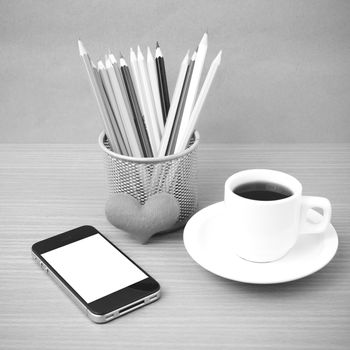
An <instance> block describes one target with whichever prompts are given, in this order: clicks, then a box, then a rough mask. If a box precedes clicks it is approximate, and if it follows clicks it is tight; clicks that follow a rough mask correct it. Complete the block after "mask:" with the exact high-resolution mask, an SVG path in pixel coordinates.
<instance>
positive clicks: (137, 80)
mask: <svg viewBox="0 0 350 350" xmlns="http://www.w3.org/2000/svg"><path fill="white" fill-rule="evenodd" d="M130 66H131V74H132V77H133V81H134V84H135V91H136V95H137V99H138V101H139V103H140V108H141V111H142V114H143V116H145V112H144V111H145V101H144V98H143V96H142V88H141V77H140V72H139V65H138V63H137V57H136V54H135V52H134V50H133V49H132V48H130Z"/></svg>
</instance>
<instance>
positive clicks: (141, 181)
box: [99, 131, 200, 231]
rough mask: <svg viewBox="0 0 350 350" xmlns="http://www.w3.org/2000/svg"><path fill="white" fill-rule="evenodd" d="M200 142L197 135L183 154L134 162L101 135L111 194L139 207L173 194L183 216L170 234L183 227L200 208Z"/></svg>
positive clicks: (195, 134)
mask: <svg viewBox="0 0 350 350" xmlns="http://www.w3.org/2000/svg"><path fill="white" fill-rule="evenodd" d="M199 138H200V137H199V133H198V132H197V131H195V133H194V135H193V137H192V139H191V140H190V143H189V145H188V147H187V149H186V150H185V151H184V152H182V153H180V154H175V155H169V156H164V157H160V158H134V157H129V156H124V155H120V154H117V153H114V152H112V151H111V147H110V145H109V142H108V139H107V137H106V135H105V133H104V132H102V133H101V134H100V137H99V145H100V147H101V149H102V150H103V151H104V153H105V161H106V170H107V181H108V187H109V193H110V194H113V193H127V194H129V195H131V196H132V197H133V198H135V199H136V200H137V201H139V203H140V204H145V203H146V202H147V200H148V199H149V198H150V197H152V196H154V195H155V194H158V193H168V194H171V195H172V196H174V197H175V198H176V200H177V202H178V204H179V207H180V213H179V217H178V222H177V223H176V225H175V226H176V227H172V228H169V231H170V230H171V229H176V228H180V227H182V226H184V225H185V223H186V222H187V220H188V219H189V218H190V217H191V216H192V215H193V214H194V213H195V212H196V210H197V206H198V191H197V181H196V177H197V149H198V144H199ZM167 231H168V230H167Z"/></svg>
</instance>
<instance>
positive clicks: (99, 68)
mask: <svg viewBox="0 0 350 350" xmlns="http://www.w3.org/2000/svg"><path fill="white" fill-rule="evenodd" d="M97 68H98V70H103V69H105V66H104V64H103V62H102V61H101V60H100V61H98V62H97Z"/></svg>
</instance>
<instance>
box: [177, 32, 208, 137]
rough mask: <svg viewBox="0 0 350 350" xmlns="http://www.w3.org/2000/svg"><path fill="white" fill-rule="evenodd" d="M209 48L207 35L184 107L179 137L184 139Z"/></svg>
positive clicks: (198, 55)
mask: <svg viewBox="0 0 350 350" xmlns="http://www.w3.org/2000/svg"><path fill="white" fill-rule="evenodd" d="M207 48H208V35H207V33H205V34H204V35H203V38H202V39H201V41H200V43H199V45H198V50H197V56H196V62H195V65H194V68H193V73H192V78H191V83H190V86H189V89H188V94H187V98H186V103H185V107H184V111H183V115H182V119H181V125H180V130H179V135H182V136H180V137H183V134H184V132H185V130H186V126H187V123H188V122H189V119H190V115H191V113H192V109H193V106H194V103H195V101H196V96H197V91H198V86H199V83H200V79H201V74H202V70H203V65H204V60H205V56H206V54H207Z"/></svg>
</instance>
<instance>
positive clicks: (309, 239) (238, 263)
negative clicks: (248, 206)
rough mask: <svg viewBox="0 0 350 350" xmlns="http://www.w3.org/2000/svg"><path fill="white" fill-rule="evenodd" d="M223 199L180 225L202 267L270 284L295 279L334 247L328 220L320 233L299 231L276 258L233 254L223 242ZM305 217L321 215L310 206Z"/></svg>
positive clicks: (317, 264)
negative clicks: (264, 260) (257, 258)
mask: <svg viewBox="0 0 350 350" xmlns="http://www.w3.org/2000/svg"><path fill="white" fill-rule="evenodd" d="M223 209H224V202H219V203H216V204H213V205H210V206H208V207H206V208H204V209H202V210H200V211H199V212H198V213H196V214H195V215H194V216H193V217H192V218H191V219H190V220H189V221H188V223H187V225H186V227H185V229H184V244H185V248H186V250H187V252H188V253H189V255H190V256H191V257H192V259H193V260H194V261H195V262H196V263H198V264H199V265H201V266H202V267H203V268H205V269H206V270H208V271H210V272H212V273H214V274H216V275H218V276H221V277H224V278H227V279H231V280H234V281H239V282H245V283H257V284H273V283H282V282H289V281H293V280H297V279H299V278H302V277H305V276H308V275H311V274H312V273H315V272H316V271H318V270H320V269H321V268H322V267H324V266H325V265H327V264H328V263H329V262H330V261H331V260H332V258H333V257H334V255H335V253H336V251H337V248H338V236H337V232H336V231H335V229H334V227H333V226H332V225H331V224H330V225H329V226H328V228H327V229H326V231H325V232H323V233H320V234H304V235H300V236H299V238H298V241H297V243H296V244H295V245H294V247H293V248H292V249H291V250H290V251H289V252H288V253H287V254H286V255H285V256H284V257H282V258H280V259H279V260H276V261H273V262H268V263H255V262H251V261H247V260H244V259H242V258H240V257H239V256H238V255H236V254H235V252H234V249H233V247H232V245H230V244H228V243H227V242H226V238H225V237H226V235H227V229H228V228H227V226H226V225H225V220H224V219H223V211H224V210H223ZM309 214H310V215H309V216H310V217H309V219H310V220H311V221H313V222H317V221H318V220H319V219H320V217H321V215H320V214H318V213H317V212H316V211H314V210H310V212H309Z"/></svg>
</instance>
